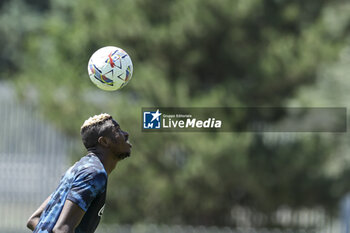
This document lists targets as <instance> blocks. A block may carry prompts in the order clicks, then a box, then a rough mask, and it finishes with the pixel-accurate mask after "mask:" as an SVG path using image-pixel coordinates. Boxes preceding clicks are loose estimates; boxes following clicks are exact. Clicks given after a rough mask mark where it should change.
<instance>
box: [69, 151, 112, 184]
mask: <svg viewBox="0 0 350 233" xmlns="http://www.w3.org/2000/svg"><path fill="white" fill-rule="evenodd" d="M74 170H76V173H77V174H85V175H86V176H87V175H88V176H90V177H97V178H104V177H105V178H107V172H106V170H105V169H104V166H103V164H102V163H101V161H100V159H99V158H98V157H97V156H96V155H95V154H92V153H90V154H87V155H86V156H84V157H82V158H81V159H80V160H79V161H78V162H77V163H76V164H75V165H74Z"/></svg>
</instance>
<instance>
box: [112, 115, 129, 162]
mask: <svg viewBox="0 0 350 233" xmlns="http://www.w3.org/2000/svg"><path fill="white" fill-rule="evenodd" d="M112 123H113V126H114V127H113V129H112V135H111V137H112V138H111V139H112V144H111V150H112V152H113V154H115V155H117V156H121V157H128V156H130V153H131V147H132V145H131V143H130V142H129V134H128V133H127V132H126V131H123V130H121V128H120V125H119V124H118V123H117V122H116V121H115V120H114V119H112Z"/></svg>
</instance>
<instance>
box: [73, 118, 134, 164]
mask: <svg viewBox="0 0 350 233" xmlns="http://www.w3.org/2000/svg"><path fill="white" fill-rule="evenodd" d="M80 134H81V138H82V140H83V144H84V146H85V147H86V149H87V150H92V149H95V148H98V147H104V148H106V149H108V150H110V151H111V152H112V153H113V154H114V155H116V156H117V157H119V158H121V159H123V158H125V157H128V156H130V148H131V144H130V143H129V141H128V138H129V134H128V133H127V132H125V131H122V130H121V128H120V126H119V124H118V123H117V122H116V121H115V120H114V119H113V118H112V116H111V115H109V114H106V113H102V114H100V115H95V116H93V117H90V118H89V119H87V120H86V121H85V122H84V124H83V125H82V126H81V129H80Z"/></svg>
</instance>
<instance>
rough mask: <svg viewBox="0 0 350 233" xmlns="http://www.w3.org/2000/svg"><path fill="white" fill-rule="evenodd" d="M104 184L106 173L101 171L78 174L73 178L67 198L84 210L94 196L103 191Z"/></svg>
mask: <svg viewBox="0 0 350 233" xmlns="http://www.w3.org/2000/svg"><path fill="white" fill-rule="evenodd" d="M106 184H107V175H106V174H105V173H103V172H98V171H95V172H93V173H87V174H84V175H79V176H78V177H77V178H76V180H74V182H73V184H72V187H71V189H70V191H69V193H68V196H67V199H68V200H70V201H72V202H74V203H75V204H77V205H78V206H79V207H80V208H81V209H82V210H84V211H85V212H86V211H87V209H88V208H89V206H90V204H91V202H92V201H93V200H94V199H95V198H96V196H97V195H98V194H100V193H102V192H104V191H105V189H106Z"/></svg>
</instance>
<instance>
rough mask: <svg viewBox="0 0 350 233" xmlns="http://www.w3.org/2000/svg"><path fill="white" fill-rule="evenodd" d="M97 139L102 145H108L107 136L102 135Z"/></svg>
mask: <svg viewBox="0 0 350 233" xmlns="http://www.w3.org/2000/svg"><path fill="white" fill-rule="evenodd" d="M97 141H98V143H99V144H100V145H101V146H103V147H108V139H107V138H106V137H103V136H101V137H99V138H98V139H97Z"/></svg>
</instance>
